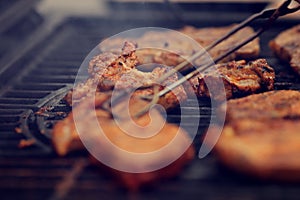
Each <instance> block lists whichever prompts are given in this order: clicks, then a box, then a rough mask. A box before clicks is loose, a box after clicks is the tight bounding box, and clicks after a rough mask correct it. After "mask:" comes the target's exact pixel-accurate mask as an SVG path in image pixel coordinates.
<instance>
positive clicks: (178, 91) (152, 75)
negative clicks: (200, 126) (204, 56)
mask: <svg viewBox="0 0 300 200" xmlns="http://www.w3.org/2000/svg"><path fill="white" fill-rule="evenodd" d="M171 70H172V68H171V67H162V66H160V67H156V68H154V69H153V71H152V72H141V71H139V70H137V69H133V70H131V71H129V72H128V73H125V74H123V76H122V77H121V78H120V79H119V80H118V82H117V83H116V85H115V90H124V89H128V88H136V87H147V86H151V85H154V84H157V85H159V91H161V90H163V89H164V88H165V87H167V86H169V85H171V84H172V83H174V82H176V81H177V80H178V76H177V74H176V73H175V74H173V75H172V76H170V77H168V78H167V79H166V80H165V81H163V82H162V83H160V84H158V83H157V82H156V80H157V79H158V78H160V77H161V76H162V75H164V74H165V73H168V72H169V71H171ZM153 94H154V91H153V87H150V88H144V89H138V90H136V91H135V92H134V93H133V95H134V96H149V95H153ZM186 99H187V95H186V92H185V90H184V88H183V86H182V85H180V86H178V87H176V88H174V89H173V90H172V91H171V92H168V93H167V94H165V95H164V96H162V97H160V98H159V100H158V104H160V105H162V106H163V107H164V108H165V109H171V108H175V107H177V106H178V105H179V104H180V103H181V102H183V101H185V100H186Z"/></svg>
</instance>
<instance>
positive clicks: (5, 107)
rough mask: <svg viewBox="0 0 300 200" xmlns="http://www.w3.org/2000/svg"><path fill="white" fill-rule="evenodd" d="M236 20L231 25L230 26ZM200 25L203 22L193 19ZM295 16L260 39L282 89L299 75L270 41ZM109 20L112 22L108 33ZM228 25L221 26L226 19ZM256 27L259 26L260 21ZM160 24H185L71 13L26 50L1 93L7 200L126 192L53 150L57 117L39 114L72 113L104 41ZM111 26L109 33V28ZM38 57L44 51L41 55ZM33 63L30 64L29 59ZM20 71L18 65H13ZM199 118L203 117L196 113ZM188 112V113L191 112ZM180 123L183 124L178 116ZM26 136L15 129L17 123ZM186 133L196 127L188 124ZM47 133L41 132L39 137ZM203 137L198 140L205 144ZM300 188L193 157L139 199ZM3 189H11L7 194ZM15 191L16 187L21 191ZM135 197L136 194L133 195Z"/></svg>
mask: <svg viewBox="0 0 300 200" xmlns="http://www.w3.org/2000/svg"><path fill="white" fill-rule="evenodd" d="M232 22H235V21H234V20H233V21H230V22H226V24H224V25H227V24H230V23H232ZM191 23H193V24H197V23H198V24H199V26H200V25H201V22H191ZM295 23H296V22H293V21H281V22H278V23H277V24H276V25H275V27H274V28H273V29H272V30H271V31H269V32H267V33H265V34H264V35H263V36H262V37H261V42H262V53H261V57H266V58H267V59H268V62H269V63H270V64H271V65H272V66H273V67H274V68H275V70H276V74H277V76H276V83H275V88H276V89H300V81H299V79H298V77H296V76H295V75H294V73H293V72H292V71H291V70H290V69H289V68H287V67H286V65H285V64H284V63H281V62H279V61H278V60H277V59H276V58H274V57H273V55H272V54H271V53H270V51H269V50H268V47H267V42H266V41H268V40H269V39H270V38H272V37H274V36H275V35H276V34H277V33H278V32H279V31H281V30H283V29H285V28H287V27H290V26H292V25H294V24H295ZM108 25H110V27H112V28H111V29H110V30H107V27H108ZM220 25H223V24H220ZM257 25H258V24H257ZM139 26H162V27H168V28H179V27H177V25H176V21H172V22H170V21H168V22H164V21H161V20H160V21H148V22H147V23H145V21H139V20H137V21H132V22H131V23H130V25H126V22H123V21H119V20H117V21H116V23H115V25H111V20H106V19H93V18H90V19H78V18H76V19H75V18H73V19H70V20H68V21H66V22H65V23H64V24H62V26H61V27H59V28H58V29H57V30H56V31H55V32H54V33H53V34H52V35H51V36H50V37H49V38H48V39H47V40H46V41H44V42H43V44H41V45H39V46H38V47H36V49H34V50H32V51H31V52H29V53H28V55H27V56H28V57H29V58H31V59H27V62H22V65H26V66H25V67H23V68H22V69H23V70H22V71H21V72H20V73H18V75H17V76H16V77H15V78H14V79H13V80H12V81H11V82H10V83H9V84H8V86H7V87H5V89H2V90H1V91H0V190H3V192H2V191H1V194H2V193H3V195H1V197H3V198H4V199H5V198H9V199H19V198H20V199H21V198H23V197H24V196H25V197H27V198H37V199H48V198H53V199H55V198H64V199H78V198H80V199H81V198H88V199H95V198H98V197H100V196H101V198H121V197H124V195H125V194H126V191H125V190H122V189H120V188H119V186H118V185H116V184H115V182H114V181H113V180H112V178H111V177H110V176H108V175H106V174H102V173H101V172H99V171H98V169H97V168H95V167H93V166H87V165H86V162H87V161H86V159H85V157H86V156H85V153H73V154H71V155H69V156H67V157H64V158H57V156H56V155H55V154H54V153H53V151H52V148H51V145H50V142H49V137H51V135H50V132H51V129H52V126H53V123H55V122H56V121H57V120H58V118H55V117H52V116H50V117H43V116H36V115H35V114H34V113H35V112H36V111H37V110H38V109H39V108H40V107H42V106H45V105H46V106H47V105H48V106H53V105H55V106H54V108H53V110H51V112H57V111H64V112H65V111H69V110H70V108H69V107H67V106H66V105H65V103H64V102H63V101H61V98H62V96H63V95H64V93H65V92H66V91H67V90H68V88H70V87H71V86H72V83H73V82H74V79H75V75H76V73H77V69H78V67H79V66H80V64H81V62H82V60H83V59H84V56H85V55H87V53H88V52H89V51H90V50H91V49H92V48H93V47H94V46H95V45H96V44H97V43H98V42H99V41H100V39H101V38H103V37H106V36H109V35H113V33H117V32H120V31H122V30H126V29H129V28H133V27H139ZM105 30H107V31H105ZM36 55H38V56H36ZM28 60H29V61H28ZM15 67H16V68H17V67H18V66H15ZM3 88H4V87H3ZM194 103H195V102H193V101H188V102H187V103H186V105H185V107H184V109H185V110H186V111H188V112H187V113H188V114H191V115H193V114H195V113H194V110H193V104H194ZM200 113H201V116H203V119H208V118H209V117H210V115H211V113H212V114H214V110H213V111H211V109H210V107H209V105H208V104H207V103H205V101H203V104H202V105H201V107H200ZM194 116H195V117H198V116H197V115H194ZM169 117H170V119H171V120H172V121H173V122H177V121H178V112H176V111H173V112H171V113H170V114H169ZM189 117H190V116H189ZM176 120H177V121H176ZM207 123H208V121H205V120H204V121H203V120H201V123H200V127H199V132H200V133H201V132H203V131H204V130H205V128H206V126H207ZM18 126H19V127H21V128H22V129H23V132H24V133H23V134H17V133H15V128H16V127H18ZM185 126H186V127H187V130H188V129H189V127H190V126H192V124H185ZM41 132H42V133H43V134H41ZM199 137H200V135H198V136H197V137H196V139H195V144H196V146H199V142H200V139H199ZM30 138H35V139H36V140H37V141H38V142H37V143H36V144H35V145H34V146H32V147H29V148H26V149H19V148H18V147H17V146H18V143H19V141H20V140H21V139H30ZM298 188H299V185H297V184H296V185H289V184H283V183H269V182H260V181H257V180H252V179H251V178H249V177H244V176H243V177H241V176H239V175H238V174H235V173H234V172H232V171H229V170H227V169H225V168H223V167H221V166H219V165H218V164H217V161H216V160H215V158H214V157H212V156H209V157H207V158H205V159H203V160H199V159H195V160H194V161H193V162H192V164H191V165H190V166H188V167H187V168H186V170H185V171H184V173H182V174H180V175H179V177H177V178H175V179H173V180H169V181H167V183H166V184H159V185H158V186H157V187H156V188H155V189H154V190H152V189H148V190H147V189H146V190H143V191H141V192H140V193H138V194H135V195H133V198H148V199H154V198H157V197H160V198H168V199H169V198H175V199H176V198H186V197H191V198H192V197H200V196H201V197H202V198H213V199H215V198H219V199H227V198H233V199H234V198H236V199H240V198H249V199H257V198H260V199H262V198H263V199H265V198H270V199H281V198H284V197H286V198H288V197H294V198H295V197H298V195H297V194H298ZM4 190H5V191H4ZM16 191H17V192H16ZM130 197H131V196H130Z"/></svg>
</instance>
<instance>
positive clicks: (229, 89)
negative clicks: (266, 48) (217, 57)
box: [185, 59, 275, 101]
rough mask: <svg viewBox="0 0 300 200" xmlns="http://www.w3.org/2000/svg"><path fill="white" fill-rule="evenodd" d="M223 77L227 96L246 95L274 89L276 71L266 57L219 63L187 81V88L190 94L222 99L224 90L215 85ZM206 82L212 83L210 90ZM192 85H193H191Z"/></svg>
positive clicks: (217, 99) (228, 97)
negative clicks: (248, 60)
mask: <svg viewBox="0 0 300 200" xmlns="http://www.w3.org/2000/svg"><path fill="white" fill-rule="evenodd" d="M219 78H221V79H222V81H223V83H224V87H225V92H226V98H227V99H230V98H232V97H237V96H245V95H248V94H253V93H257V92H261V91H266V90H272V89H273V87H274V79H275V73H274V70H273V68H272V67H270V66H269V65H268V63H267V61H266V60H265V59H257V60H254V61H251V62H249V63H246V61H245V60H240V61H232V62H229V63H224V64H217V65H215V66H214V67H212V68H211V70H209V71H208V70H207V71H206V73H203V74H200V75H198V76H195V77H194V78H192V79H191V80H190V81H189V82H187V83H186V84H185V85H186V87H185V88H186V90H187V93H188V94H189V95H191V94H193V93H196V95H197V96H199V97H212V99H213V100H216V101H221V100H224V99H222V91H221V89H222V88H221V87H220V85H214V83H216V82H218V81H217V80H218V79H219ZM205 83H208V84H210V85H212V86H213V87H212V88H211V90H208V88H207V86H206V84H205ZM190 85H191V86H192V87H190Z"/></svg>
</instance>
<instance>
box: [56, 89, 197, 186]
mask: <svg viewBox="0 0 300 200" xmlns="http://www.w3.org/2000/svg"><path fill="white" fill-rule="evenodd" d="M107 98H109V96H107V95H106V94H104V93H98V96H96V102H95V105H96V110H94V104H93V100H92V99H86V100H85V101H82V102H80V103H79V105H78V106H77V107H75V108H74V109H73V111H72V112H73V113H74V112H79V113H77V115H76V116H79V119H77V120H76V127H77V130H81V135H86V136H87V137H89V138H94V139H95V140H96V141H98V143H100V145H99V146H98V145H97V148H98V149H96V150H97V151H101V154H102V155H103V154H104V156H105V157H107V158H111V159H112V160H111V162H112V163H114V164H120V165H121V166H122V167H130V168H131V169H135V168H136V169H139V170H141V169H148V168H149V167H150V166H157V165H159V164H161V163H164V162H165V161H166V160H169V159H173V158H174V159H175V158H176V157H174V156H176V155H177V154H178V152H182V154H180V155H181V156H179V158H178V159H177V160H176V159H175V161H174V162H172V163H171V164H169V165H168V166H166V167H165V168H162V169H159V170H156V171H152V172H147V173H127V172H121V171H118V170H115V169H112V168H108V167H105V168H106V169H107V168H108V169H109V171H110V172H112V173H113V174H114V175H116V177H117V178H118V179H119V180H120V181H121V182H122V184H124V186H125V187H127V188H128V189H130V190H137V189H138V188H139V187H141V186H143V185H146V184H149V183H153V182H155V181H158V180H161V179H162V178H168V177H173V176H175V175H177V174H178V173H179V172H180V171H181V170H182V168H183V167H184V166H185V165H186V164H187V163H188V162H189V161H191V160H192V159H193V158H194V148H193V146H189V145H190V144H191V140H190V138H189V136H188V134H187V133H186V132H185V131H184V130H183V129H181V128H179V127H177V126H176V125H171V124H168V123H164V125H163V127H162V128H161V129H160V130H159V132H158V133H156V134H155V135H153V136H152V137H148V138H138V137H134V136H130V135H128V133H125V132H123V130H122V129H120V124H117V123H116V122H115V121H114V119H113V118H112V116H111V114H110V113H108V112H107V111H104V110H102V109H101V105H102V103H103V102H104V101H105V100H106V99H107ZM146 104H147V102H144V101H141V100H138V99H135V98H132V99H131V101H130V104H129V106H130V108H129V109H130V113H131V114H134V113H135V112H136V111H138V110H139V109H140V107H141V106H145V105H146ZM121 108H122V106H121ZM120 111H122V109H120ZM93 112H95V114H96V120H97V121H98V123H99V124H100V126H101V129H102V130H103V131H104V134H105V135H106V137H107V138H108V139H109V141H110V142H108V141H107V140H106V139H105V138H104V136H103V135H102V134H100V132H99V131H100V130H99V128H98V123H95V122H94V121H93V119H94V118H93ZM123 112H126V111H123ZM118 114H119V112H118ZM120 115H122V112H120ZM151 115H152V117H153V118H155V119H156V120H160V119H161V120H163V119H162V117H161V115H160V113H159V112H158V111H157V110H155V111H154V110H152V112H151ZM127 120H130V119H125V120H124V121H121V122H118V123H123V124H125V125H127V124H128V121H127ZM134 121H135V123H137V124H138V125H139V126H140V127H145V131H144V132H142V133H140V134H141V136H143V135H142V134H146V133H147V132H149V130H152V129H151V126H156V125H157V124H154V123H152V124H151V125H150V128H149V127H148V124H149V123H151V119H150V118H149V115H148V114H145V115H143V116H142V117H140V118H138V119H134ZM86 127H89V128H86ZM77 130H76V129H75V122H74V117H73V114H72V113H70V114H69V115H68V117H67V118H65V119H64V120H62V121H60V122H58V123H57V125H56V126H55V128H54V132H53V144H54V147H55V149H56V151H57V153H58V154H59V155H62V156H63V155H65V154H66V153H67V152H68V151H69V150H71V149H70V148H77V149H83V148H84V147H83V145H82V144H81V142H80V138H79V136H78V133H77ZM111 143H113V144H114V145H116V146H118V147H119V148H121V149H123V150H125V151H129V152H135V153H150V152H155V151H157V150H160V149H161V148H164V147H165V146H168V145H169V143H172V145H171V146H172V147H171V148H170V147H167V150H163V151H160V153H159V154H157V155H152V156H150V158H149V159H143V161H141V162H139V163H133V162H132V161H131V159H129V158H128V156H126V155H124V153H123V151H120V152H119V151H115V149H113V148H112V147H111V146H110V145H109V144H111ZM93 160H94V163H95V164H97V165H99V164H100V163H99V162H98V161H95V159H93ZM100 165H101V166H103V164H100Z"/></svg>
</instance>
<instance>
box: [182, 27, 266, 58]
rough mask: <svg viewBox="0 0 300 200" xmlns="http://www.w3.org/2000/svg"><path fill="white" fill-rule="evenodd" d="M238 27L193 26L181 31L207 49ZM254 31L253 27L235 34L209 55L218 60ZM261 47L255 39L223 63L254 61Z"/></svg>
mask: <svg viewBox="0 0 300 200" xmlns="http://www.w3.org/2000/svg"><path fill="white" fill-rule="evenodd" d="M235 26H236V25H230V26H225V27H209V28H199V29H198V28H194V27H191V26H187V27H184V28H183V29H182V30H180V31H181V32H182V33H185V34H187V35H189V36H190V37H192V38H193V39H194V40H196V41H197V42H198V43H199V44H200V45H201V46H203V47H206V46H208V45H210V44H211V43H213V42H215V41H216V40H217V39H219V38H221V37H222V36H224V35H225V34H227V33H228V32H229V31H230V30H231V29H233V28H234V27H235ZM253 33H254V31H253V29H252V28H251V27H245V28H244V29H242V30H241V31H239V32H237V33H235V34H234V35H232V36H231V37H230V38H228V39H226V40H225V41H223V42H221V43H220V44H219V45H218V46H216V47H215V48H213V49H212V50H211V51H210V52H209V54H210V55H211V57H212V58H217V57H218V56H220V55H222V54H224V53H225V52H227V51H228V50H229V49H230V48H231V47H233V46H235V45H236V44H238V43H239V42H241V41H243V40H244V39H245V38H246V37H247V36H249V35H251V34H253ZM259 51H260V46H259V39H258V38H257V39H255V40H253V41H251V42H250V43H248V44H246V45H245V46H244V47H242V48H240V49H239V50H237V51H235V52H234V53H232V54H231V55H229V56H227V57H226V58H224V59H223V60H222V61H221V62H227V61H231V60H235V59H252V58H256V57H257V56H258V55H259Z"/></svg>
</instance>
